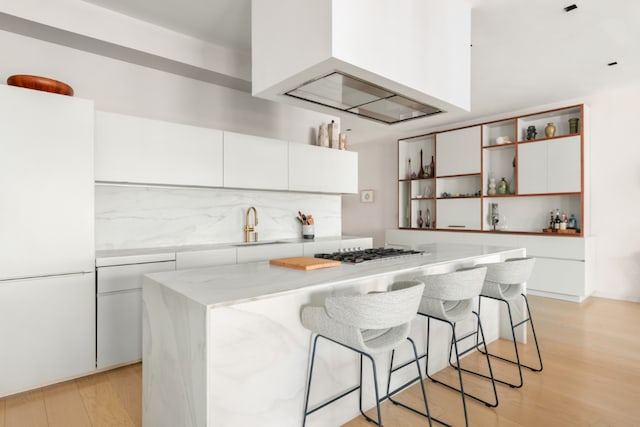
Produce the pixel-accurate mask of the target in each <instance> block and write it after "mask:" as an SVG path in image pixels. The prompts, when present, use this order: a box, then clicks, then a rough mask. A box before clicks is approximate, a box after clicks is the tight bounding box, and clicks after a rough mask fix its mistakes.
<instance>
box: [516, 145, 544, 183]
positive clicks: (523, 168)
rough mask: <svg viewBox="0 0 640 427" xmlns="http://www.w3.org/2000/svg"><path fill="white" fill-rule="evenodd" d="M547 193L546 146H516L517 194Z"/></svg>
mask: <svg viewBox="0 0 640 427" xmlns="http://www.w3.org/2000/svg"><path fill="white" fill-rule="evenodd" d="M546 192H547V144H546V143H545V142H544V141H543V142H530V143H526V144H520V145H518V194H543V193H546Z"/></svg>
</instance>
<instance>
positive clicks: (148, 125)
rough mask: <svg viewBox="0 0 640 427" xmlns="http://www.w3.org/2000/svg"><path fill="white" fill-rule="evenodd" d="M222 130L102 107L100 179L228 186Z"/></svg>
mask: <svg viewBox="0 0 640 427" xmlns="http://www.w3.org/2000/svg"><path fill="white" fill-rule="evenodd" d="M222 146H223V142H222V131H220V130H215V129H207V128H201V127H195V126H187V125H183V124H178V123H171V122H164V121H159V120H151V119H145V118H140V117H134V116H128V115H123V114H115V113H106V112H100V111H99V112H96V129H95V179H96V181H105V182H131V183H144V184H167V185H193V186H205V187H222V175H223V174H222V164H223V160H222V155H223V151H222Z"/></svg>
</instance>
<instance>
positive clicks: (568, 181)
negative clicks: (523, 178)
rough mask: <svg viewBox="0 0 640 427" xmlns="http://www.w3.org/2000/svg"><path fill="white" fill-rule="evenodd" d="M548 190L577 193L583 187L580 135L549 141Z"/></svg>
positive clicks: (550, 191)
mask: <svg viewBox="0 0 640 427" xmlns="http://www.w3.org/2000/svg"><path fill="white" fill-rule="evenodd" d="M547 162H548V169H547V192H549V193H573V192H575V193H577V192H580V191H581V189H582V177H581V167H580V164H581V163H582V161H581V154H580V137H579V136H572V137H569V138H562V139H554V140H550V141H548V142H547Z"/></svg>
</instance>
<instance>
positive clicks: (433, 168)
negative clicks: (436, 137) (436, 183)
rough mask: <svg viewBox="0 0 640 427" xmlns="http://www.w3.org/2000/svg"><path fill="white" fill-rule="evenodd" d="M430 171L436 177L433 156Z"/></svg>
mask: <svg viewBox="0 0 640 427" xmlns="http://www.w3.org/2000/svg"><path fill="white" fill-rule="evenodd" d="M429 170H430V171H431V176H435V175H436V163H435V162H434V161H433V156H431V164H430V165H429Z"/></svg>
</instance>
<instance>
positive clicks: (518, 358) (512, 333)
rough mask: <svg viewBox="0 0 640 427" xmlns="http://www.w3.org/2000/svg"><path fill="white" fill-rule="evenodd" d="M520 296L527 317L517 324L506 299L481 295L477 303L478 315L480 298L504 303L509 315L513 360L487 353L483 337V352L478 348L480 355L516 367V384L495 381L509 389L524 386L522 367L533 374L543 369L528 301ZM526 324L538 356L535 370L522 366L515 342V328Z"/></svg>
mask: <svg viewBox="0 0 640 427" xmlns="http://www.w3.org/2000/svg"><path fill="white" fill-rule="evenodd" d="M521 296H522V298H523V299H524V304H525V307H526V309H527V317H526V318H525V319H523V320H521V321H520V322H518V323H513V314H512V311H511V305H510V304H509V301H507V300H506V299H502V298H496V297H492V296H487V295H481V296H480V299H479V302H478V313H480V309H481V307H482V305H481V304H482V298H491V299H493V300H495V301H499V302H502V303H504V304H505V305H506V307H507V314H508V315H509V325H510V326H511V340H512V341H513V348H514V353H515V360H512V359H508V358H506V357H502V356H499V355H497V354H492V353H489V351H488V349H487V347H486V344H485V340H484V337H483V338H482V343H483V344H484V351H483V350H481V349H480V348H479V347H478V351H480V352H482V353H486V354H487V355H488V356H490V357H492V358H494V359H499V360H502V361H504V362H507V363H511V364H513V365H516V366H517V367H518V377H519V381H518V382H517V383H512V382H509V381H505V380H501V379H498V378H496V379H495V380H496V381H497V382H499V383H501V384H505V385H508V386H509V387H511V388H520V387H522V385H523V384H524V380H523V377H522V368H523V367H524V368H527V369H529V370H531V371H533V372H541V371H542V369H543V365H542V356H541V354H540V346H539V344H538V337H537V335H536V330H535V327H534V324H533V317H532V316H531V309H530V308H529V301H528V300H527V297H526V295H524V294H521ZM527 322H529V323H530V324H531V332H532V334H533V341H534V343H535V346H536V352H537V355H538V364H539V367H537V368H536V367H533V366H529V365H527V364H524V363H522V361H521V360H520V352H519V350H518V342H517V340H516V328H518V327H519V326H522V325H525V324H526V323H527ZM479 344H480V342H478V341H477V339H476V345H477V346H479ZM468 372H470V373H473V374H476V375H479V376H484V375H482V374H478V373H476V372H472V371H468Z"/></svg>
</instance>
